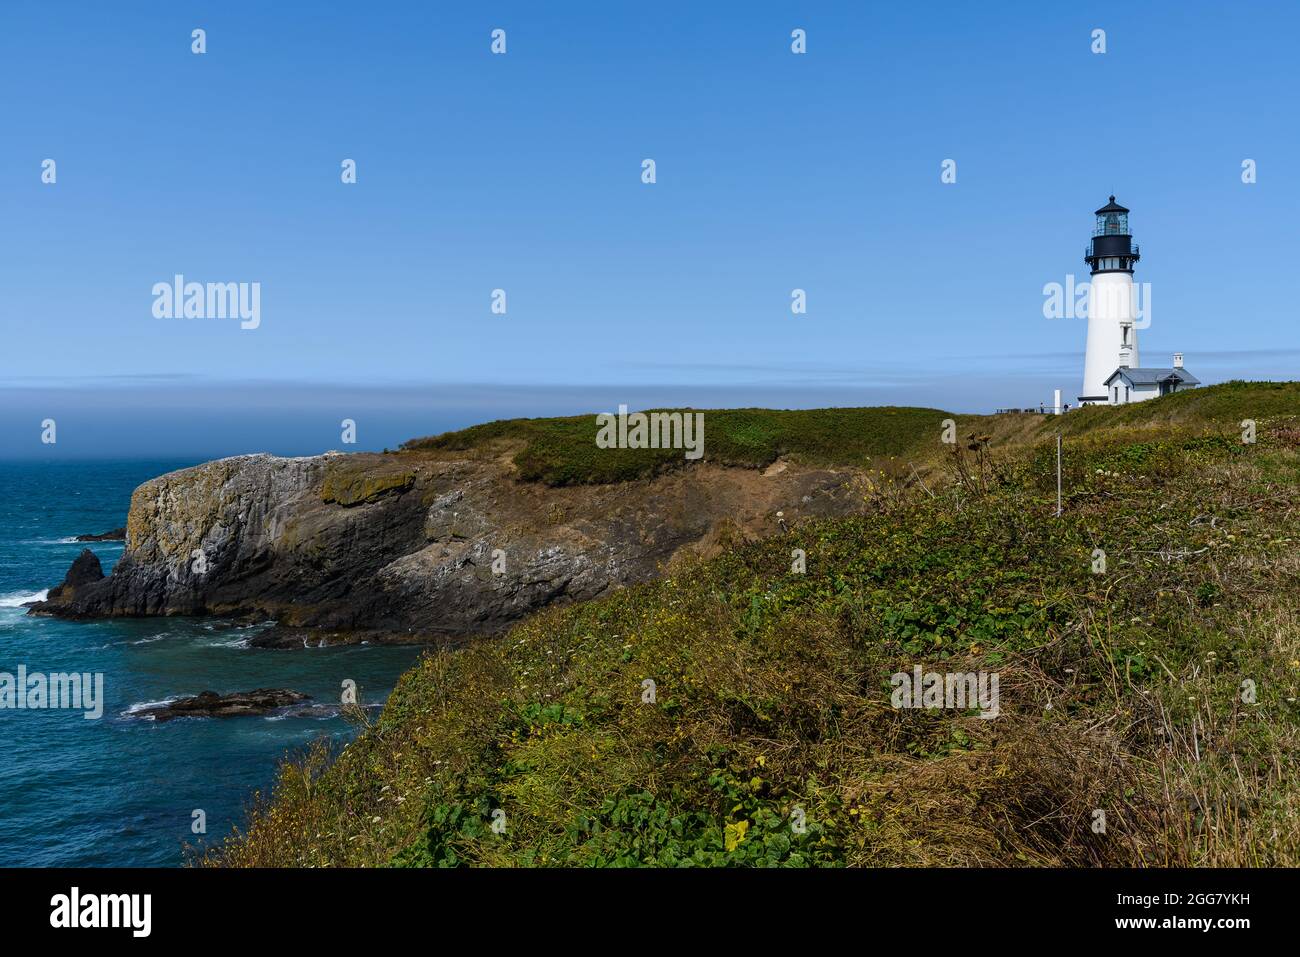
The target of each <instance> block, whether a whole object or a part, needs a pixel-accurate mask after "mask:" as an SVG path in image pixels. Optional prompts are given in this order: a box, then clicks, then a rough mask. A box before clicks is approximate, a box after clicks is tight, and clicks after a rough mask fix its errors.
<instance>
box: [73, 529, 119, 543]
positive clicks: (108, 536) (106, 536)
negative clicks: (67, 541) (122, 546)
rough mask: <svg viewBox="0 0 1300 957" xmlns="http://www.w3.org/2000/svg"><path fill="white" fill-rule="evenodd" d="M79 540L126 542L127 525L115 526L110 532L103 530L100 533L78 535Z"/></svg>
mask: <svg viewBox="0 0 1300 957" xmlns="http://www.w3.org/2000/svg"><path fill="white" fill-rule="evenodd" d="M77 541H79V542H124V541H126V526H125V525H123V526H122V527H121V528H115V529H113V530H112V531H109V532H101V533H100V534H98V535H78V536H77Z"/></svg>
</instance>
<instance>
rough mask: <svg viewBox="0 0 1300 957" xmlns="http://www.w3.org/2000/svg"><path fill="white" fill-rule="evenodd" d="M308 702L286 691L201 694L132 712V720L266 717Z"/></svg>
mask: <svg viewBox="0 0 1300 957" xmlns="http://www.w3.org/2000/svg"><path fill="white" fill-rule="evenodd" d="M310 699H311V696H310V695H305V694H302V693H300V692H297V691H290V690H288V689H287V688H258V689H257V690H256V691H236V692H234V693H232V694H217V693H216V692H215V691H204V692H202V693H200V694H197V695H194V696H193V697H190V698H177V699H176V700H175V701H169V702H167V703H166V704H160V705H156V706H154V707H149V708H143V709H141V710H140V711H136V712H134V713H133V717H137V718H152V719H153V720H155V721H170V720H171V719H172V718H238V717H243V716H245V715H252V716H256V715H263V714H269V713H270V712H272V711H277V710H279V709H280V708H286V707H288V706H289V705H292V704H298V703H299V702H300V701H308V700H310Z"/></svg>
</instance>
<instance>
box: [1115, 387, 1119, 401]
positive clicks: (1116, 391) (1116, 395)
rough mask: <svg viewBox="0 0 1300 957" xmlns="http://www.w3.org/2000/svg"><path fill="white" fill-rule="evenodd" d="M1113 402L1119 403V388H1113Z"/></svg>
mask: <svg viewBox="0 0 1300 957" xmlns="http://www.w3.org/2000/svg"><path fill="white" fill-rule="evenodd" d="M1115 401H1116V402H1118V401H1119V386H1115Z"/></svg>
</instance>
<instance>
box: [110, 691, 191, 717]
mask: <svg viewBox="0 0 1300 957" xmlns="http://www.w3.org/2000/svg"><path fill="white" fill-rule="evenodd" d="M178 697H179V696H176V695H173V696H172V697H170V698H163V699H162V700H161V701H137V702H136V703H135V704H133V705H131V707H129V708H127V709H126V710H125V711H123V712H122V714H123V715H124V716H128V715H133V714H139V713H140V712H141V711H144V710H146V709H148V708H161V707H163V705H168V704H171V703H172V702H173V701H176V700H177V699H178Z"/></svg>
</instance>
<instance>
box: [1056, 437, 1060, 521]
mask: <svg viewBox="0 0 1300 957" xmlns="http://www.w3.org/2000/svg"><path fill="white" fill-rule="evenodd" d="M1056 517H1057V518H1060V517H1061V435H1060V433H1059V432H1058V433H1057V435H1056Z"/></svg>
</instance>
